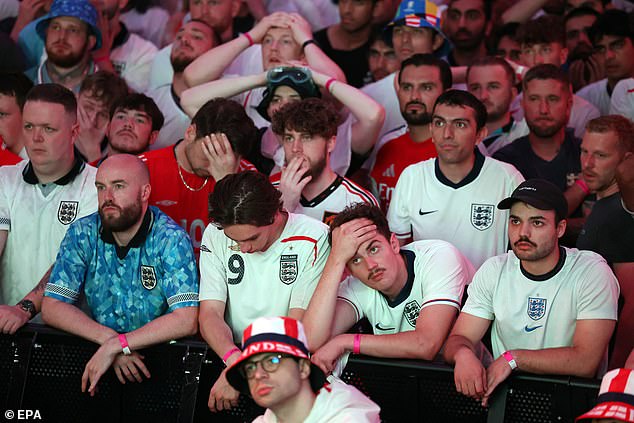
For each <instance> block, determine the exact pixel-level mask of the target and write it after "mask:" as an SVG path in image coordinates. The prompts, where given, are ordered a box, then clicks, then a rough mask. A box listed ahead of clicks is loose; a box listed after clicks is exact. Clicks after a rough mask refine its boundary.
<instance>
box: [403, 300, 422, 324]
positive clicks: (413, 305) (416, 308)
mask: <svg viewBox="0 0 634 423" xmlns="http://www.w3.org/2000/svg"><path fill="white" fill-rule="evenodd" d="M419 313H420V305H419V304H418V301H416V300H412V301H410V302H409V303H407V304H405V308H404V309H403V314H404V315H405V318H406V319H407V321H408V322H409V324H410V325H412V327H413V328H415V327H416V320H417V319H418V314H419Z"/></svg>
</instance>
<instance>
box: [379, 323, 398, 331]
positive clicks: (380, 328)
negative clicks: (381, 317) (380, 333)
mask: <svg viewBox="0 0 634 423" xmlns="http://www.w3.org/2000/svg"><path fill="white" fill-rule="evenodd" d="M374 327H375V328H377V329H378V330H394V329H396V328H382V327H381V324H380V323H377V324H376V325H374Z"/></svg>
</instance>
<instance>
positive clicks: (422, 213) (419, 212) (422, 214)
mask: <svg viewBox="0 0 634 423" xmlns="http://www.w3.org/2000/svg"><path fill="white" fill-rule="evenodd" d="M437 211H438V210H432V211H425V212H424V211H423V210H422V209H421V210H419V211H418V214H420V215H421V216H425V215H426V214H431V213H436V212H437Z"/></svg>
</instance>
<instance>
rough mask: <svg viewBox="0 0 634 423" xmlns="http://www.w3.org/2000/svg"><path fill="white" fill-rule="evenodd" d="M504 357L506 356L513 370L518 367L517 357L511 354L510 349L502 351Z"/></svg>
mask: <svg viewBox="0 0 634 423" xmlns="http://www.w3.org/2000/svg"><path fill="white" fill-rule="evenodd" d="M502 357H504V359H505V360H506V362H507V363H509V366H510V367H511V370H515V369H517V362H516V361H515V357H513V354H511V352H510V351H504V352H503V353H502Z"/></svg>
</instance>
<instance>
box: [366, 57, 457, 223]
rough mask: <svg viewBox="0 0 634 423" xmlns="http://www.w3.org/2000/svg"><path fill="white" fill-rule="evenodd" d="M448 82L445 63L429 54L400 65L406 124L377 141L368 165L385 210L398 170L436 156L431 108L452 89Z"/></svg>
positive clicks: (448, 75) (402, 107) (401, 94)
mask: <svg viewBox="0 0 634 423" xmlns="http://www.w3.org/2000/svg"><path fill="white" fill-rule="evenodd" d="M451 82H452V78H451V70H450V69H449V65H448V64H447V62H445V61H444V60H441V59H438V58H436V57H434V56H432V55H431V54H415V55H413V56H411V57H409V58H408V59H405V60H404V61H403V63H402V64H401V70H400V72H399V73H398V88H397V90H396V94H397V96H398V102H399V106H400V110H401V114H402V115H403V118H404V119H405V122H407V125H404V126H402V127H400V128H398V129H395V130H394V131H392V132H389V133H388V134H386V135H385V136H384V137H383V138H382V139H381V140H379V143H378V145H377V148H375V149H374V152H373V156H374V157H373V159H374V163H373V164H372V163H371V164H370V165H371V167H372V170H371V171H370V177H371V181H372V190H373V191H374V194H375V195H376V197H377V198H378V199H379V203H380V205H381V210H383V212H384V213H385V212H387V209H388V207H389V205H390V199H391V197H392V192H393V191H394V187H395V186H396V182H397V181H398V178H399V177H400V176H401V172H403V170H404V169H405V168H406V167H407V166H409V165H411V164H414V163H418V162H422V161H423V160H427V159H431V158H433V157H436V148H435V147H434V144H433V142H432V141H431V127H430V126H429V124H430V122H431V109H432V108H433V107H434V103H435V102H436V99H437V98H438V96H439V95H440V94H442V93H443V92H444V91H446V90H448V89H449V88H451ZM371 161H372V158H371V159H370V162H371Z"/></svg>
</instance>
